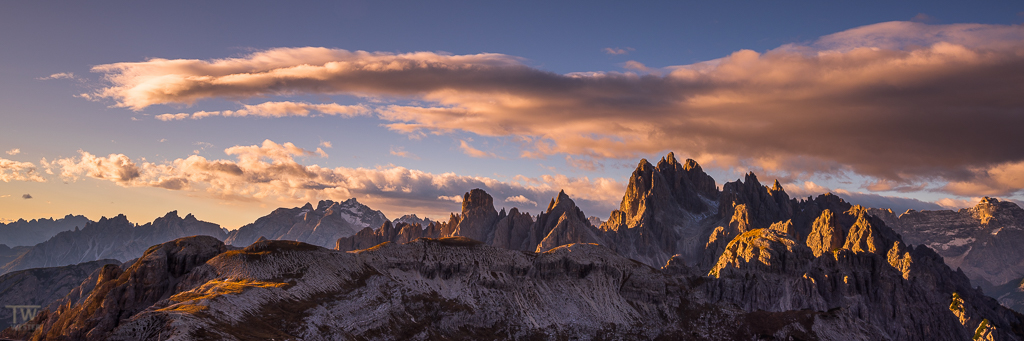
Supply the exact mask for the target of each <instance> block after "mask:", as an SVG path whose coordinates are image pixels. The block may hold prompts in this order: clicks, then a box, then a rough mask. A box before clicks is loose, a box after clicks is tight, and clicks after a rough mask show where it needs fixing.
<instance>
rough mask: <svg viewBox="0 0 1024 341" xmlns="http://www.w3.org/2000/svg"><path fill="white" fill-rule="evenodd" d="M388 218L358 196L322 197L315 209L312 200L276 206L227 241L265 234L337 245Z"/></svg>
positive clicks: (242, 243) (235, 242)
mask: <svg viewBox="0 0 1024 341" xmlns="http://www.w3.org/2000/svg"><path fill="white" fill-rule="evenodd" d="M387 220H388V219H387V217H385V216H384V213H381V212H380V211H376V210H373V209H371V208H369V207H366V205H363V204H360V203H359V202H358V201H356V199H349V200H346V201H344V202H334V201H331V200H322V201H320V202H319V203H318V204H317V206H316V208H315V209H314V208H313V205H312V204H309V203H307V204H306V205H305V206H303V207H295V208H279V209H276V210H274V211H273V212H271V213H270V214H268V215H266V216H264V217H260V218H259V219H256V221H255V222H253V223H252V224H248V225H245V226H242V227H241V228H239V229H237V230H234V231H231V233H230V234H229V235H228V237H227V239H226V240H225V242H226V243H228V244H231V245H237V246H245V245H249V244H252V243H253V242H255V241H256V240H257V239H259V238H260V237H265V238H268V239H279V240H296V241H301V242H305V243H310V244H314V245H320V246H323V247H334V246H335V244H336V242H337V240H338V238H341V237H347V236H351V235H354V234H356V233H357V232H359V231H360V230H362V229H364V228H367V227H370V228H373V227H377V226H381V224H383V223H384V222H385V221H387Z"/></svg>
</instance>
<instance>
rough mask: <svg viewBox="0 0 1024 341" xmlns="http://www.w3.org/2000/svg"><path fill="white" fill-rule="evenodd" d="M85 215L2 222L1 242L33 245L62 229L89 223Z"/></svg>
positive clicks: (15, 244) (13, 244)
mask: <svg viewBox="0 0 1024 341" xmlns="http://www.w3.org/2000/svg"><path fill="white" fill-rule="evenodd" d="M89 222H90V220H89V219H88V218H86V217H85V216H81V215H71V214H68V215H66V216H64V217H63V218H60V219H53V218H40V219H32V220H25V219H18V220H17V221H13V222H10V223H0V244H3V245H7V246H9V247H15V246H32V245H36V244H39V243H42V242H44V241H46V240H47V239H50V237H53V236H54V235H56V234H57V233H60V232H62V231H70V230H73V229H75V228H80V227H83V226H85V224H87V223H89Z"/></svg>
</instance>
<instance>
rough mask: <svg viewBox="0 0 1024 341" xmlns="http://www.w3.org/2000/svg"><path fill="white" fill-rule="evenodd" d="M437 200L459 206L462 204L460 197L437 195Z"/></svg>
mask: <svg viewBox="0 0 1024 341" xmlns="http://www.w3.org/2000/svg"><path fill="white" fill-rule="evenodd" d="M437 200H445V201H451V202H457V203H460V204H461V203H462V196H461V195H438V196H437Z"/></svg>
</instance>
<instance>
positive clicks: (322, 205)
mask: <svg viewBox="0 0 1024 341" xmlns="http://www.w3.org/2000/svg"><path fill="white" fill-rule="evenodd" d="M331 206H334V201H331V200H320V202H318V203H317V204H316V210H317V211H323V210H326V209H327V208H329V207H331Z"/></svg>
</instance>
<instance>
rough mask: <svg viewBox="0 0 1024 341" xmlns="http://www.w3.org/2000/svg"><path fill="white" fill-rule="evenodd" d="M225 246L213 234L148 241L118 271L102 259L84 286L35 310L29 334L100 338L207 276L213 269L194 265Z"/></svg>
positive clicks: (54, 337) (200, 281)
mask: <svg viewBox="0 0 1024 341" xmlns="http://www.w3.org/2000/svg"><path fill="white" fill-rule="evenodd" d="M225 251H227V247H226V246H225V245H224V243H222V242H221V241H219V240H217V239H216V238H213V237H210V236H195V237H186V238H181V239H176V240H173V241H170V242H166V243H163V244H160V245H154V246H153V247H150V248H149V249H148V250H146V252H145V254H144V255H143V256H142V257H140V258H139V259H138V260H137V261H135V263H134V264H132V265H131V266H130V267H128V268H127V269H125V270H123V271H122V270H121V268H120V267H118V266H116V265H113V264H108V265H104V266H103V268H102V269H100V270H99V271H98V274H97V276H96V278H95V279H94V280H93V283H94V284H92V285H91V288H84V289H89V290H88V291H87V292H86V291H85V290H84V289H83V291H80V292H73V293H72V294H69V295H68V296H66V297H65V298H64V299H62V300H61V301H59V302H56V303H55V304H51V306H50V307H49V308H50V309H48V310H47V311H45V312H41V313H40V314H39V315H37V317H36V319H35V322H36V323H38V324H39V325H40V327H39V329H38V330H36V331H35V333H34V334H33V335H32V338H33V339H47V340H106V339H108V338H110V337H111V336H112V332H114V331H115V330H116V329H118V328H119V327H121V325H122V322H123V321H124V320H126V319H128V318H129V317H131V316H133V315H135V314H137V313H139V312H141V311H144V310H146V309H148V308H150V307H151V306H152V305H153V304H155V303H157V302H160V301H162V300H166V299H168V297H170V296H171V295H172V294H175V293H178V292H182V291H186V290H190V289H192V288H194V287H195V286H196V285H198V284H202V283H205V282H206V281H208V280H209V279H210V278H211V276H213V274H212V273H209V272H206V271H205V270H206V268H202V269H197V267H200V266H202V265H204V263H206V261H207V260H209V259H210V258H213V257H214V256H216V255H218V254H221V253H223V252H225ZM86 284H89V283H83V285H86ZM54 307H56V309H53V308H54ZM139 339H142V338H139Z"/></svg>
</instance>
